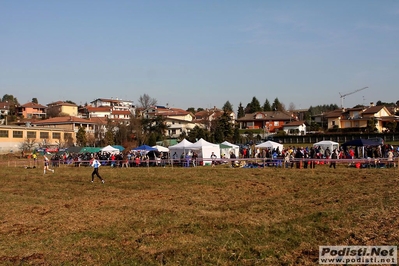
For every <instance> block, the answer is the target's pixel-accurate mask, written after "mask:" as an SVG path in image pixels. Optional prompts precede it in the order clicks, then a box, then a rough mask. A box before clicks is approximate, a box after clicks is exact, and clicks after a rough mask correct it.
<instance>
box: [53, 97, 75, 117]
mask: <svg viewBox="0 0 399 266" xmlns="http://www.w3.org/2000/svg"><path fill="white" fill-rule="evenodd" d="M60 114H61V115H65V116H77V115H78V106H77V105H76V104H73V103H67V102H64V101H57V102H53V103H49V104H47V117H54V116H60Z"/></svg>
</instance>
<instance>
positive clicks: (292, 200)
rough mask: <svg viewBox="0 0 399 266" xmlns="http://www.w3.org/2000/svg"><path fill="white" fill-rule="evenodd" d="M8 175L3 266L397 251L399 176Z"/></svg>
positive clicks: (69, 171) (12, 170)
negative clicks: (346, 248) (378, 248)
mask: <svg viewBox="0 0 399 266" xmlns="http://www.w3.org/2000/svg"><path fill="white" fill-rule="evenodd" d="M91 170H92V169H91V168H89V167H80V168H75V167H67V166H62V167H60V168H56V170H55V173H54V174H52V173H50V174H46V175H43V172H42V169H41V168H36V169H24V168H23V167H12V166H11V167H9V166H7V165H3V166H1V174H0V184H1V185H0V201H1V208H0V264H1V265H317V262H318V247H319V246H320V245H398V244H399V178H398V177H399V170H398V168H390V169H355V168H348V167H346V166H344V165H339V166H338V168H337V169H329V168H328V166H318V167H316V169H314V170H312V169H280V168H264V169H242V168H240V169H232V168H227V167H223V166H218V167H215V168H212V167H197V168H177V167H174V168H155V167H154V168H128V169H126V168H123V169H121V168H109V167H102V168H101V169H100V173H101V174H102V175H103V177H104V179H105V181H106V182H105V184H101V183H100V182H99V181H100V180H99V179H95V182H94V183H90V179H91Z"/></svg>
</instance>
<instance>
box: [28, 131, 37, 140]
mask: <svg viewBox="0 0 399 266" xmlns="http://www.w3.org/2000/svg"><path fill="white" fill-rule="evenodd" d="M26 137H27V138H28V139H35V138H36V131H28V132H26Z"/></svg>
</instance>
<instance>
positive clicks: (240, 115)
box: [237, 102, 245, 118]
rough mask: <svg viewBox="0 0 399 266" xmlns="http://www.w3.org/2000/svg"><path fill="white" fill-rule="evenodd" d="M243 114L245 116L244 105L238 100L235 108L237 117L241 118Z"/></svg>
mask: <svg viewBox="0 0 399 266" xmlns="http://www.w3.org/2000/svg"><path fill="white" fill-rule="evenodd" d="M244 116H245V111H244V107H243V106H242V103H241V102H240V104H239V105H238V110H237V118H241V117H244Z"/></svg>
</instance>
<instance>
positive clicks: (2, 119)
mask: <svg viewBox="0 0 399 266" xmlns="http://www.w3.org/2000/svg"><path fill="white" fill-rule="evenodd" d="M9 114H10V103H9V102H0V125H7V116H8V115H9Z"/></svg>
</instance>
